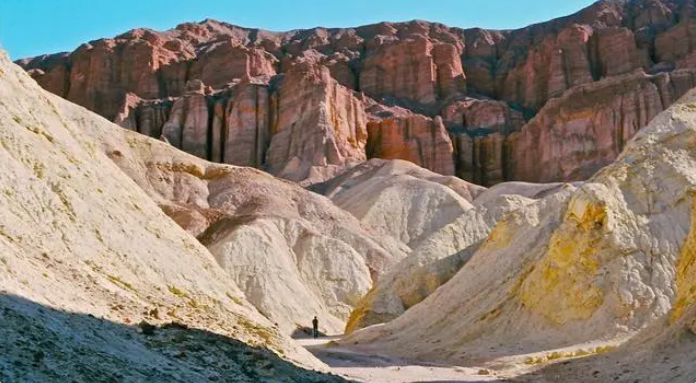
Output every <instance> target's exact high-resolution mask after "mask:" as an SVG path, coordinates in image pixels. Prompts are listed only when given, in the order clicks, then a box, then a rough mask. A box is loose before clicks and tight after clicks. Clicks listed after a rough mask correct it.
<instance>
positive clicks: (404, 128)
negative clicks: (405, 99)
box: [366, 106, 454, 175]
mask: <svg viewBox="0 0 696 383" xmlns="http://www.w3.org/2000/svg"><path fill="white" fill-rule="evenodd" d="M369 112H370V114H371V116H372V118H371V121H370V122H369V123H368V124H367V133H368V141H367V147H366V150H367V157H368V158H382V159H386V160H397V159H398V160H406V161H411V162H413V163H414V164H416V165H419V166H421V167H424V168H426V169H430V170H432V171H434V172H436V173H439V174H442V175H454V163H453V162H452V155H453V152H454V148H453V147H452V141H451V140H450V137H449V135H448V133H447V130H446V129H445V125H444V123H443V122H442V118H441V117H439V116H438V117H435V118H434V119H433V118H429V117H426V116H423V115H420V114H415V113H411V112H409V111H408V110H405V109H402V108H398V107H397V108H384V107H382V106H376V107H372V108H370V109H369Z"/></svg>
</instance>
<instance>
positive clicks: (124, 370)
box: [0, 295, 347, 383]
mask: <svg viewBox="0 0 696 383" xmlns="http://www.w3.org/2000/svg"><path fill="white" fill-rule="evenodd" d="M213 381H219V382H249V383H252V382H253V383H255V382H275V381H282V382H298V383H300V382H303V383H304V382H316V383H319V382H322V383H323V382H331V383H340V382H347V381H346V380H344V379H342V378H339V377H336V376H334V375H330V374H323V373H319V372H314V371H308V370H304V369H302V368H299V367H297V366H295V365H293V364H291V363H289V362H287V361H285V360H283V359H281V358H280V357H278V356H277V355H276V354H274V353H273V352H271V351H269V350H268V349H266V348H264V347H252V346H249V345H247V344H245V343H242V342H240V341H237V340H235V339H231V338H228V337H224V336H221V335H218V334H214V333H211V332H208V331H204V330H199V329H191V328H187V327H186V326H184V325H178V324H169V325H164V326H161V327H155V326H152V327H150V326H141V327H138V326H127V325H123V324H119V323H114V322H111V321H108V320H104V319H99V318H95V317H94V316H92V315H90V314H80V313H71V312H64V311H59V310H55V309H52V308H49V307H46V306H44V305H41V304H38V303H36V302H32V301H30V300H27V299H24V298H21V297H17V296H13V295H0V382H2V383H19V382H21V383H25V382H90V383H91V382H109V383H112V382H148V383H155V382H182V383H183V382H186V383H189V382H213Z"/></svg>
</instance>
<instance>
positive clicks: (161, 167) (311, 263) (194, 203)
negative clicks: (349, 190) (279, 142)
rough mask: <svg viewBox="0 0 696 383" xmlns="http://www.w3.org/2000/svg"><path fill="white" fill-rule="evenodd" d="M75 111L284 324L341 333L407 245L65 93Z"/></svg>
mask: <svg viewBox="0 0 696 383" xmlns="http://www.w3.org/2000/svg"><path fill="white" fill-rule="evenodd" d="M54 102H56V103H58V104H59V105H60V108H61V109H62V111H63V113H64V114H65V116H66V118H68V119H69V120H71V121H73V122H74V123H75V124H76V125H77V126H79V127H80V129H82V134H83V135H88V136H91V137H92V139H93V140H94V141H95V142H97V143H98V147H97V148H95V150H98V151H103V152H104V153H105V154H106V155H107V156H109V158H111V159H112V160H113V162H115V163H116V164H117V165H118V166H119V167H120V168H121V169H122V170H123V171H124V172H125V173H126V174H127V175H128V176H130V177H131V178H132V179H133V180H135V182H136V183H137V184H138V186H140V187H141V188H142V189H143V190H145V191H146V192H147V193H148V194H149V195H150V197H151V198H152V199H154V200H155V201H157V202H158V203H159V204H160V205H161V206H162V207H163V209H164V210H165V211H166V212H167V213H168V214H170V215H171V216H172V217H173V218H174V219H175V220H176V221H177V222H178V223H179V224H180V225H181V226H183V227H185V228H187V229H188V230H189V231H190V232H191V233H192V234H196V235H198V236H199V239H200V240H201V241H202V242H203V244H204V245H205V246H207V247H208V249H209V250H210V251H211V253H212V254H213V255H214V256H215V258H216V260H217V261H218V263H219V264H220V266H222V267H223V269H225V270H226V271H227V272H228V274H229V275H231V276H232V277H233V279H234V280H235V281H236V283H237V284H238V285H239V286H240V287H241V289H242V290H243V292H244V293H245V294H246V296H247V298H248V299H249V301H250V302H251V303H252V304H253V305H254V306H255V307H256V308H257V309H258V310H259V311H261V312H262V313H263V314H264V315H265V316H266V317H268V318H269V319H270V320H271V321H272V322H273V323H276V324H278V326H279V327H280V329H281V331H282V332H284V333H288V334H290V333H293V332H294V331H295V330H296V329H297V327H298V326H309V325H311V319H312V318H313V317H314V316H315V315H317V316H319V317H320V318H321V329H322V331H325V332H328V333H340V332H342V330H343V328H344V326H345V323H346V320H347V319H348V316H349V314H350V312H351V310H352V309H353V307H354V306H355V305H356V304H357V302H358V300H359V299H360V297H362V296H363V295H364V294H366V293H367V291H368V290H369V289H370V287H371V286H372V283H373V279H376V278H378V277H379V276H380V275H381V274H383V273H384V272H386V270H387V269H388V268H390V267H391V266H392V265H393V264H395V263H396V262H398V261H399V260H401V259H402V258H403V257H404V256H405V255H406V252H407V251H408V248H406V247H405V246H404V245H402V244H400V243H399V242H398V241H396V240H391V239H390V238H386V239H385V238H382V237H378V236H376V234H375V233H372V232H370V231H368V230H366V229H365V228H364V227H363V226H362V225H361V224H360V223H359V222H358V221H357V220H356V219H355V218H354V217H353V216H351V215H350V214H348V213H346V212H344V211H342V210H341V209H339V208H337V207H336V206H335V205H333V204H332V203H331V201H330V200H328V199H327V198H324V197H321V196H318V195H316V194H314V193H311V192H309V191H306V190H304V189H302V188H300V187H299V186H297V185H295V184H293V183H290V182H286V181H281V180H278V179H276V178H274V177H272V176H270V175H268V174H266V173H263V172H261V171H258V170H254V169H250V168H241V167H234V166H228V165H220V164H213V163H209V162H207V161H204V160H201V159H199V158H197V157H194V156H191V155H189V154H186V153H183V152H181V151H179V150H177V149H175V148H173V147H171V146H170V145H167V144H165V143H163V142H159V141H156V140H152V139H150V138H147V137H144V136H142V135H139V134H137V133H135V132H131V131H127V130H115V129H114V128H113V125H112V124H111V123H109V122H107V121H105V120H103V119H101V118H98V117H96V116H94V115H89V116H85V115H84V113H83V109H82V108H80V107H78V106H76V105H73V104H69V103H67V102H62V100H60V99H58V98H57V97H56V98H55V99H54Z"/></svg>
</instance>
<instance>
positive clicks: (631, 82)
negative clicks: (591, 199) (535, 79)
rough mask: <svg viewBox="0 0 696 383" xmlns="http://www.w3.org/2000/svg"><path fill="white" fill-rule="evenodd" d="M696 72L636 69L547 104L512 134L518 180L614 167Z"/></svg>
mask: <svg viewBox="0 0 696 383" xmlns="http://www.w3.org/2000/svg"><path fill="white" fill-rule="evenodd" d="M693 86H696V73H694V72H691V71H676V72H673V73H671V74H660V75H653V76H650V75H645V74H644V73H635V74H629V75H624V76H618V77H612V78H608V79H606V80H603V81H601V82H597V83H592V84H586V85H583V86H580V87H576V88H574V89H572V90H570V91H568V92H567V93H565V94H564V95H563V97H561V98H557V99H553V100H551V101H549V102H548V103H547V105H546V106H544V108H542V110H541V111H540V112H539V114H538V115H537V116H536V117H535V118H534V119H533V120H532V121H530V123H529V124H527V125H526V126H525V127H524V128H523V129H522V130H521V131H520V132H518V133H514V134H513V135H512V136H510V137H509V138H508V146H509V148H510V151H511V152H510V153H509V157H508V158H507V160H508V164H509V166H510V170H509V172H510V174H511V177H512V178H514V179H523V180H530V181H534V182H545V181H551V180H555V179H559V178H560V179H563V180H573V181H574V180H582V179H587V178H588V177H590V176H591V175H592V174H594V173H595V172H596V171H597V170H599V169H601V168H602V167H604V166H606V165H609V164H610V163H612V162H613V161H614V159H615V158H617V156H618V154H619V153H621V151H622V150H623V148H624V147H625V145H626V143H627V142H628V141H629V140H630V139H631V137H633V136H634V135H635V134H636V132H637V131H638V130H639V129H640V128H641V127H643V126H645V125H647V124H648V123H649V122H650V121H651V120H652V119H653V118H654V117H655V116H656V115H657V114H659V113H660V112H661V111H663V110H664V109H665V108H666V107H668V106H669V105H671V104H672V103H673V102H674V101H675V100H677V99H678V98H679V97H680V96H681V95H683V94H684V93H686V91H687V90H688V89H690V88H691V87H693Z"/></svg>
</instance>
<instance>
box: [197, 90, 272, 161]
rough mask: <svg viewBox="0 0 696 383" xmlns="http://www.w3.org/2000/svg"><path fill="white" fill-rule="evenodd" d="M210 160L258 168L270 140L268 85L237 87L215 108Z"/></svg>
mask: <svg viewBox="0 0 696 383" xmlns="http://www.w3.org/2000/svg"><path fill="white" fill-rule="evenodd" d="M215 108H216V109H215V116H214V117H213V118H214V120H213V132H212V136H211V137H210V142H211V143H212V144H213V145H214V146H215V148H214V149H213V151H212V152H211V160H213V161H216V162H222V163H225V164H232V165H239V166H252V167H256V168H259V167H261V166H263V165H264V164H265V162H266V150H267V148H268V146H269V144H270V140H271V96H270V92H269V90H268V86H267V85H265V84H258V83H256V84H255V83H247V84H240V85H238V86H237V87H236V88H235V94H234V96H233V97H232V98H231V99H229V100H228V101H224V100H223V101H220V102H218V103H217V104H216V106H215Z"/></svg>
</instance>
